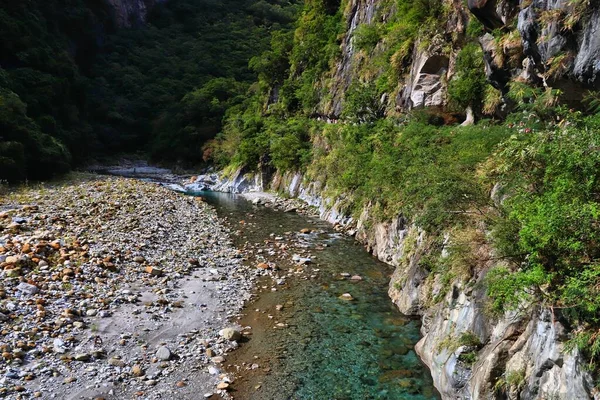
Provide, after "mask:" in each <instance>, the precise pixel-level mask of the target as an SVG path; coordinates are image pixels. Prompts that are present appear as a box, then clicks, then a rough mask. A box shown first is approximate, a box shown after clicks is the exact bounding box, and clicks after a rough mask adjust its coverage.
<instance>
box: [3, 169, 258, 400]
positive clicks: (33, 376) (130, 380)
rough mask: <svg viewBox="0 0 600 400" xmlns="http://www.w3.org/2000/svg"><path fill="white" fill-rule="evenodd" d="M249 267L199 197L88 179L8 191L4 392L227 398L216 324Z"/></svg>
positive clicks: (240, 293)
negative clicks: (221, 369)
mask: <svg viewBox="0 0 600 400" xmlns="http://www.w3.org/2000/svg"><path fill="white" fill-rule="evenodd" d="M255 275H256V273H255V271H254V269H252V270H251V269H249V268H248V267H246V266H244V265H243V260H242V255H241V253H240V252H239V251H238V250H236V249H235V248H234V246H233V244H232V243H231V241H230V233H229V232H228V230H227V229H226V228H224V227H223V225H222V224H221V221H220V220H219V218H218V217H217V215H216V213H215V211H214V210H213V209H212V208H211V207H209V206H207V205H206V204H205V203H203V202H202V201H201V200H200V199H199V198H192V197H185V196H181V195H179V194H176V193H174V192H172V191H170V190H168V189H166V188H163V187H160V186H159V185H156V184H153V183H146V182H141V181H136V180H129V179H123V178H112V177H98V176H94V175H76V176H75V177H73V178H72V179H70V180H69V181H68V182H66V183H62V184H51V185H43V186H39V187H35V188H31V187H30V188H23V189H19V190H16V191H10V192H8V193H5V194H4V195H3V196H2V198H1V199H0V278H1V279H0V320H1V327H2V328H1V331H0V350H1V357H0V397H2V396H4V397H7V398H29V397H40V398H56V399H70V398H73V399H74V398H96V399H100V398H102V399H123V398H132V397H139V398H148V399H154V398H174V396H176V398H180V399H185V398H194V399H196V398H199V397H202V396H203V395H204V396H205V397H213V398H216V397H218V396H217V395H218V394H222V395H223V396H226V391H225V390H219V389H217V388H216V387H217V385H218V387H219V388H221V389H225V388H226V386H227V383H228V380H229V379H230V378H229V377H228V376H226V375H223V374H222V373H221V371H220V368H219V366H220V363H222V362H223V360H224V356H225V353H227V352H228V351H230V350H231V349H233V348H235V347H237V342H236V341H235V340H228V339H237V336H238V334H237V333H236V334H233V336H232V335H228V334H226V335H225V336H227V337H228V338H224V337H223V335H219V331H220V330H222V329H223V328H225V327H227V325H228V322H227V321H228V319H229V318H231V317H233V316H235V315H237V313H238V312H239V310H240V308H241V306H242V305H243V303H244V301H245V300H247V299H249V298H250V297H251V295H250V292H249V290H250V289H251V287H252V285H253V281H254V278H255ZM221 333H223V332H221ZM213 394H214V395H213Z"/></svg>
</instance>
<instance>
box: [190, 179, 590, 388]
mask: <svg viewBox="0 0 600 400" xmlns="http://www.w3.org/2000/svg"><path fill="white" fill-rule="evenodd" d="M207 179H208V178H207V177H199V178H198V181H199V182H203V183H206V182H208V183H210V185H209V186H211V187H213V188H216V189H217V190H218V189H219V188H221V189H223V190H226V191H236V192H245V191H253V190H262V189H264V188H266V187H268V186H270V187H271V188H272V189H273V190H277V191H280V192H284V193H286V194H287V195H289V196H292V197H296V198H299V199H302V200H304V201H305V202H307V203H308V204H310V205H312V206H315V207H318V208H319V211H320V216H321V218H322V219H324V220H327V221H329V222H331V223H333V224H338V225H342V226H346V227H347V228H348V229H350V228H351V229H352V231H353V232H356V239H357V240H359V241H360V242H362V243H363V244H365V246H366V248H367V249H368V250H369V251H370V252H371V253H372V254H373V255H374V256H376V257H377V258H378V259H380V260H381V261H383V262H386V263H388V264H390V265H393V266H395V267H396V269H395V271H394V273H393V275H392V277H391V280H390V285H389V295H390V298H391V300H392V301H393V302H394V303H395V304H396V305H397V306H398V308H399V310H400V311H401V312H403V313H405V314H408V315H420V316H421V317H422V322H423V323H422V327H421V333H422V335H423V337H422V339H421V340H420V341H419V342H418V343H417V346H416V351H417V354H418V355H419V356H420V357H421V359H422V360H423V362H424V363H425V364H426V365H427V366H428V367H429V368H430V370H431V374H432V376H433V379H434V383H435V386H436V388H437V389H438V391H439V392H440V394H441V395H442V398H443V399H444V400H456V399H461V400H471V399H472V400H484V399H485V400H488V399H489V400H493V399H509V400H530V399H535V400H548V399H561V400H562V399H568V400H571V399H573V400H575V399H576V400H585V399H594V400H599V399H600V393H599V392H598V390H597V389H596V388H595V387H594V382H593V380H592V378H591V376H590V374H589V373H588V371H587V370H586V361H585V360H584V359H583V357H582V356H581V354H580V353H579V351H577V350H567V348H566V347H565V342H566V339H567V337H566V334H565V328H564V326H563V325H562V324H561V322H560V318H559V315H555V314H554V313H553V312H552V310H550V309H544V308H534V309H531V308H525V309H524V310H521V311H507V312H505V313H504V315H501V316H492V315H490V313H489V312H488V311H487V310H486V294H485V287H484V286H483V285H482V283H483V282H482V281H483V279H485V275H486V273H487V271H488V270H489V269H490V268H492V267H494V266H497V263H498V261H493V260H494V258H493V257H490V255H491V251H492V249H490V248H486V247H483V245H482V247H481V248H479V249H477V251H481V252H482V253H483V254H487V257H485V258H486V259H489V260H491V261H487V262H486V265H484V266H483V268H481V269H480V270H478V271H477V272H475V273H474V274H473V276H471V277H470V278H468V279H456V278H455V279H453V280H452V281H451V282H446V281H445V280H444V278H443V277H442V272H441V271H440V272H432V271H430V270H428V269H427V266H428V263H427V262H426V261H425V259H426V258H427V256H428V255H430V254H431V253H432V244H431V243H430V240H429V238H428V237H427V235H426V234H425V232H423V231H422V230H420V229H419V228H418V227H416V226H415V225H414V224H411V223H410V221H407V220H406V219H405V218H403V217H401V216H399V217H397V218H395V219H393V220H391V221H387V222H377V223H374V221H373V218H372V216H371V215H370V210H369V207H367V208H365V209H364V210H363V212H362V214H361V216H360V218H358V220H354V219H352V218H350V217H347V216H345V215H344V213H343V212H341V211H340V210H341V207H340V204H341V201H340V199H331V198H327V196H325V195H324V193H326V192H327V188H325V187H322V185H321V184H320V183H319V182H308V181H306V180H305V179H304V177H303V176H302V175H301V174H298V173H286V174H283V175H281V174H279V173H277V174H275V175H274V176H273V178H272V180H271V181H270V182H266V181H264V180H263V179H262V177H261V176H260V175H258V174H257V175H252V174H246V175H243V174H242V173H241V171H239V172H238V173H236V174H235V175H234V176H233V177H231V178H229V179H227V180H220V178H219V176H218V175H216V174H214V175H212V176H210V179H208V180H207ZM243 182H253V184H252V185H244V184H241V183H243ZM234 187H235V190H232V188H234ZM448 241H449V239H448V236H445V239H444V243H443V246H444V249H442V251H441V255H442V257H447V256H448V252H447V251H446V250H445V248H446V247H447V246H448V245H449V243H448Z"/></svg>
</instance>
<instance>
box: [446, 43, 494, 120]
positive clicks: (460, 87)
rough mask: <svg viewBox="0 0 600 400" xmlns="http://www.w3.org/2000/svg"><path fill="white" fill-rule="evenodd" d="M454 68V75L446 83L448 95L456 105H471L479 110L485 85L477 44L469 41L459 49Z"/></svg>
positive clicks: (481, 54) (479, 48) (479, 50)
mask: <svg viewBox="0 0 600 400" xmlns="http://www.w3.org/2000/svg"><path fill="white" fill-rule="evenodd" d="M456 70H457V71H458V72H457V74H456V76H455V77H454V78H453V79H452V80H451V81H450V83H449V85H448V96H449V97H450V99H451V100H452V101H453V102H454V103H455V104H456V105H457V106H460V107H463V108H466V107H472V108H473V109H474V110H476V111H477V112H479V111H480V109H481V107H482V101H483V95H484V93H485V88H486V86H487V82H486V80H485V73H484V66H483V52H482V51H481V46H479V44H476V43H469V44H467V45H466V46H465V47H463V48H462V49H461V51H460V53H458V57H457V58H456Z"/></svg>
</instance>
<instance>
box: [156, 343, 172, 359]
mask: <svg viewBox="0 0 600 400" xmlns="http://www.w3.org/2000/svg"><path fill="white" fill-rule="evenodd" d="M156 358H158V359H159V360H162V361H168V360H170V359H171V350H169V348H168V347H166V346H160V347H159V348H158V350H157V351H156Z"/></svg>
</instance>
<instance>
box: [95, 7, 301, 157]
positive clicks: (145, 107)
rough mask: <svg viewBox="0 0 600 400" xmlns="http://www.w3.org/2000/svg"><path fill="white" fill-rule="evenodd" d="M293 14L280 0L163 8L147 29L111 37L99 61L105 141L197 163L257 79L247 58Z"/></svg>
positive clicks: (98, 97) (98, 100) (98, 103)
mask: <svg viewBox="0 0 600 400" xmlns="http://www.w3.org/2000/svg"><path fill="white" fill-rule="evenodd" d="M294 19H295V7H294V6H293V5H291V4H290V3H288V2H285V1H282V2H279V1H277V0H274V1H271V2H267V1H252V0H245V1H231V0H224V1H219V2H210V1H206V0H173V1H169V2H165V3H164V4H161V5H157V6H156V7H155V8H154V9H153V11H152V14H151V16H150V23H149V24H148V26H146V27H144V29H122V30H120V31H119V32H118V33H117V34H115V35H112V36H111V37H109V38H108V40H107V43H106V44H105V46H104V47H103V49H102V53H101V54H100V56H99V60H98V61H97V63H96V64H95V66H94V69H93V75H94V81H93V85H94V87H95V88H96V90H95V92H94V96H93V98H92V100H91V101H92V104H93V105H94V106H93V108H94V118H95V120H96V121H97V122H98V125H99V126H101V127H102V129H101V130H100V132H101V133H100V139H101V141H102V142H104V143H108V144H110V145H111V147H112V148H114V149H119V150H125V151H132V150H135V149H139V148H140V147H143V146H144V144H146V143H149V144H150V150H151V155H152V156H153V157H154V158H155V159H158V160H164V159H168V160H173V161H177V160H181V161H188V162H189V161H196V160H198V159H199V154H200V151H199V149H200V148H201V147H202V144H203V143H204V142H205V141H207V140H208V139H211V138H212V137H214V136H215V135H216V133H218V132H219V131H220V129H221V119H222V118H223V115H224V113H225V110H226V109H227V108H229V107H231V106H233V105H235V104H238V103H240V102H241V99H242V97H243V95H244V94H245V92H246V91H247V89H248V86H249V84H250V83H251V82H252V81H254V80H255V79H256V75H255V73H254V72H253V71H251V70H250V69H249V68H248V60H249V59H250V58H251V57H253V56H255V55H257V54H260V53H261V52H262V51H264V50H266V49H267V48H268V47H269V43H270V31H271V30H273V31H276V32H277V31H278V30H280V29H282V28H283V27H287V26H291V25H290V24H291V23H293V21H294Z"/></svg>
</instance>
